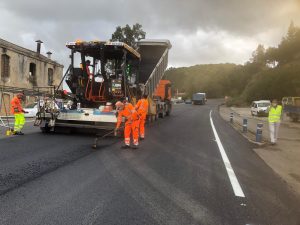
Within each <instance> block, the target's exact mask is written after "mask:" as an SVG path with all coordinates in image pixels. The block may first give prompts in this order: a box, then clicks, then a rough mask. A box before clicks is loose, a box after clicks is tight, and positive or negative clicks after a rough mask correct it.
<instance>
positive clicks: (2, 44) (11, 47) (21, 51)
mask: <svg viewBox="0 0 300 225" xmlns="http://www.w3.org/2000/svg"><path fill="white" fill-rule="evenodd" d="M0 48H5V49H8V50H11V51H14V52H17V53H19V54H22V55H25V56H27V57H30V58H34V59H36V60H39V61H43V62H46V63H49V64H53V65H55V66H59V67H63V65H61V64H59V63H57V62H56V61H54V60H52V59H49V58H48V57H46V56H44V55H42V54H38V53H37V52H35V51H32V50H30V49H27V48H24V47H21V46H19V45H16V44H13V43H11V42H8V41H6V40H4V39H1V38H0Z"/></svg>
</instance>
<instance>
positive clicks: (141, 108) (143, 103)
mask: <svg viewBox="0 0 300 225" xmlns="http://www.w3.org/2000/svg"><path fill="white" fill-rule="evenodd" d="M148 107H149V103H148V100H147V99H144V98H143V99H140V100H139V101H138V102H137V104H136V106H135V109H136V110H137V112H138V114H139V116H140V123H139V129H140V137H141V138H145V122H146V118H147V113H148Z"/></svg>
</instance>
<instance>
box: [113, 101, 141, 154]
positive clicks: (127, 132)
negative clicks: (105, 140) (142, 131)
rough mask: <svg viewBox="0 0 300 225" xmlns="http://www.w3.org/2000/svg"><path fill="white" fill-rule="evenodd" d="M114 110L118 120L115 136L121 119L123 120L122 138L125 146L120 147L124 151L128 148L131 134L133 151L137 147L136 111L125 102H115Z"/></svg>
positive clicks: (137, 127) (137, 120)
mask: <svg viewBox="0 0 300 225" xmlns="http://www.w3.org/2000/svg"><path fill="white" fill-rule="evenodd" d="M116 108H117V110H118V120H117V126H116V129H115V135H116V133H117V132H118V130H119V128H120V125H121V122H122V118H125V127H124V138H125V145H124V146H122V148H124V149H128V148H130V137H131V133H132V136H133V147H132V148H133V149H137V148H138V145H139V131H138V129H139V116H138V113H137V111H136V110H135V109H134V107H133V105H132V104H131V103H129V102H127V101H124V102H121V101H118V102H116Z"/></svg>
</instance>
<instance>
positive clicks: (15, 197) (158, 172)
mask: <svg viewBox="0 0 300 225" xmlns="http://www.w3.org/2000/svg"><path fill="white" fill-rule="evenodd" d="M217 104H218V101H215V100H211V101H208V104H207V105H203V106H202V105H185V104H181V105H175V106H174V108H173V112H172V115H171V116H169V117H165V118H164V119H160V120H159V121H157V122H155V123H152V124H150V125H149V126H148V127H147V130H146V131H147V133H146V135H147V136H146V139H145V140H144V141H142V142H141V143H140V148H139V149H138V150H121V149H120V146H121V145H122V140H121V139H116V138H106V139H104V140H102V141H101V142H100V143H99V146H98V148H97V150H93V149H92V148H91V145H92V143H93V136H91V135H80V134H42V133H40V132H39V130H37V129H34V128H32V129H31V130H30V128H27V130H26V131H28V132H27V134H25V135H24V136H13V137H8V138H1V139H0V224H1V225H2V224H3V225H5V224H9V225H13V224H16V225H20V224H22V225H23V224H24V225H25V224H30V225H35V224H43V225H46V224H53V225H54V224H55V225H58V224H64V225H65V224H70V225H71V224H72V225H75V224H83V225H85V224H105V225H117V224H120V225H127V224H128V225H135V224H137V225H141V224H166V225H171V224H174V225H177V224H178V225H188V224H214V225H220V224H224V225H225V224H226V225H227V224H228V225H235V224H236V225H241V224H244V225H246V224H251V225H273V224H274V225H299V224H300V197H299V196H297V195H296V194H295V193H294V192H293V191H292V189H290V188H289V187H288V185H287V184H286V183H285V182H284V181H283V180H282V179H281V178H280V177H279V176H278V175H277V174H275V173H274V172H273V171H272V169H271V168H269V167H268V166H267V165H266V164H265V162H264V161H262V159H261V158H259V157H258V156H257V155H256V153H255V152H254V151H253V150H252V149H253V148H254V146H253V145H252V144H250V143H249V142H248V141H247V140H245V139H244V138H243V137H242V136H241V135H240V134H239V133H237V132H236V131H235V130H234V129H233V128H232V127H231V126H230V125H229V124H228V123H227V122H225V121H224V120H222V119H221V118H220V116H219V114H218V112H217ZM211 111H212V120H213V123H214V125H215V127H216V131H217V133H218V135H219V137H220V140H221V142H222V144H223V147H224V149H225V151H226V153H227V156H228V159H229V160H230V163H231V166H232V168H233V170H234V173H235V175H236V178H237V180H238V182H239V184H240V187H241V189H242V191H243V193H244V195H245V197H237V196H236V195H235V193H234V191H233V186H232V183H231V181H230V179H229V176H228V174H227V171H226V167H228V163H226V165H224V162H223V160H222V157H221V153H220V150H219V148H218V145H217V142H216V138H215V136H214V133H213V130H212V127H211V123H210V112H211ZM28 125H29V124H28ZM28 125H27V126H28ZM0 129H1V128H0ZM230 174H232V172H230ZM233 185H234V184H233Z"/></svg>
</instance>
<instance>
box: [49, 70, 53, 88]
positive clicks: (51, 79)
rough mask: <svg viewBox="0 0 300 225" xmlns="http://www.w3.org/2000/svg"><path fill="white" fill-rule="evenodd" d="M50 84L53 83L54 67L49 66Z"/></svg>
mask: <svg viewBox="0 0 300 225" xmlns="http://www.w3.org/2000/svg"><path fill="white" fill-rule="evenodd" d="M48 85H49V86H51V85H53V69H52V68H48Z"/></svg>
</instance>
